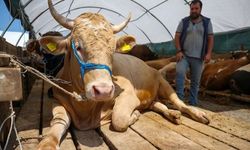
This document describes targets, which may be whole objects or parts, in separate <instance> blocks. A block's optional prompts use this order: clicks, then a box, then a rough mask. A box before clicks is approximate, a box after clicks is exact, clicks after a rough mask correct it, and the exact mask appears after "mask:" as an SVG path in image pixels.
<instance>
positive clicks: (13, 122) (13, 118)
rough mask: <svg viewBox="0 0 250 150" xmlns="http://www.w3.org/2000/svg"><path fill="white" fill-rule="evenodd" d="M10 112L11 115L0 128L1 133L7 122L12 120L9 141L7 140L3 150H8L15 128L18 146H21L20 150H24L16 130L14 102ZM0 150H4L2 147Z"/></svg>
mask: <svg viewBox="0 0 250 150" xmlns="http://www.w3.org/2000/svg"><path fill="white" fill-rule="evenodd" d="M10 111H11V114H10V115H9V116H8V117H7V118H6V119H5V120H4V121H3V122H2V124H1V126H0V132H1V130H2V127H3V125H4V124H5V123H6V121H7V120H8V119H10V129H9V133H8V136H7V139H6V143H5V145H4V148H3V150H6V149H7V146H8V143H9V140H10V136H11V133H12V130H13V128H14V131H15V134H16V138H17V141H18V144H19V146H20V150H23V148H22V144H21V141H20V138H19V136H18V133H17V129H16V124H15V111H14V109H13V105H12V101H10ZM0 150H2V147H1V146H0Z"/></svg>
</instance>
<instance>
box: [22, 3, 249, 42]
mask: <svg viewBox="0 0 250 150" xmlns="http://www.w3.org/2000/svg"><path fill="white" fill-rule="evenodd" d="M29 1H30V0H21V2H22V4H23V5H25V4H26V3H27V2H29ZM52 2H53V4H56V5H55V8H56V10H57V11H58V12H59V13H61V14H63V15H64V16H67V17H68V18H71V19H74V18H75V17H77V16H78V15H80V14H81V13H84V12H87V11H90V12H96V13H100V14H103V15H104V16H105V17H106V18H107V20H109V21H110V22H111V23H112V24H117V23H120V22H122V21H124V20H125V18H126V16H128V14H129V12H132V20H131V22H130V23H129V24H128V27H127V28H125V30H124V31H123V32H121V33H119V34H120V35H121V34H131V35H134V36H135V37H136V39H137V43H139V44H145V43H159V42H166V41H170V40H172V37H173V36H174V34H175V30H176V27H177V25H178V23H179V21H180V20H181V18H183V17H185V16H187V15H189V6H188V5H187V4H186V2H185V0H63V1H60V0H52ZM202 2H203V10H202V14H203V15H205V16H208V17H210V18H211V19H212V24H213V28H214V32H215V33H218V32H226V31H232V30H237V29H242V28H247V27H250V9H249V7H250V0H203V1H202ZM47 8H48V5H47V0H32V1H31V2H30V3H29V4H28V5H27V7H26V8H25V13H26V14H27V15H28V17H29V21H30V22H31V23H32V25H33V27H34V31H35V32H36V36H37V37H39V34H38V33H41V34H43V33H46V32H47V31H51V30H53V31H60V32H65V33H66V32H68V31H65V30H66V29H64V28H62V27H61V26H58V23H57V22H56V21H55V20H54V19H53V17H52V16H51V15H50V12H49V11H48V10H47Z"/></svg>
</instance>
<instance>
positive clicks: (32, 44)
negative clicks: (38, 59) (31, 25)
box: [26, 39, 40, 53]
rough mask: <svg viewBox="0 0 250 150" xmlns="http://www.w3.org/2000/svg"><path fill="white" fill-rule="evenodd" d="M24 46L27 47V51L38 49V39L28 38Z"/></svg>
mask: <svg viewBox="0 0 250 150" xmlns="http://www.w3.org/2000/svg"><path fill="white" fill-rule="evenodd" d="M26 48H27V51H28V52H30V53H31V52H33V51H35V50H39V48H40V45H39V42H38V40H34V39H30V40H29V41H28V42H27V45H26Z"/></svg>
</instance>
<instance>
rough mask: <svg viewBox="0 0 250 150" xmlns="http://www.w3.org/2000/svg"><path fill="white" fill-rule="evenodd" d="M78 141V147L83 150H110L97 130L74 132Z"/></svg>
mask: <svg viewBox="0 0 250 150" xmlns="http://www.w3.org/2000/svg"><path fill="white" fill-rule="evenodd" d="M73 132H74V135H75V136H76V139H77V141H76V142H77V147H78V149H82V150H85V149H86V150H94V149H95V150H108V149H109V147H108V146H107V144H106V143H105V142H104V140H103V138H102V137H101V136H99V134H98V133H97V132H96V131H95V130H88V131H79V130H75V129H74V130H73Z"/></svg>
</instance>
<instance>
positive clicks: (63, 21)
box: [48, 0, 74, 30]
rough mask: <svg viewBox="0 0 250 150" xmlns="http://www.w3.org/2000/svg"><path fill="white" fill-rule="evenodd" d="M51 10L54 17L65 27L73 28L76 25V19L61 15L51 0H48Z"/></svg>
mask: <svg viewBox="0 0 250 150" xmlns="http://www.w3.org/2000/svg"><path fill="white" fill-rule="evenodd" d="M48 5H49V10H50V13H51V15H52V16H53V17H54V19H55V20H56V21H57V22H58V23H59V24H61V25H62V26H63V27H65V28H67V29H69V30H72V29H73V26H74V21H73V20H71V19H68V18H66V17H64V16H62V15H60V14H59V13H58V12H57V11H56V10H55V8H54V7H53V5H52V2H51V0H48Z"/></svg>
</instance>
